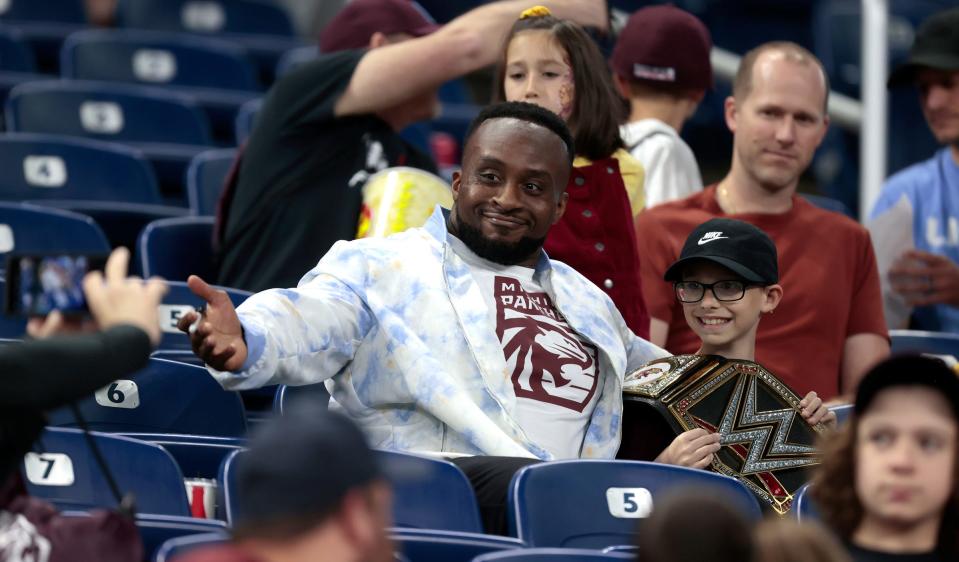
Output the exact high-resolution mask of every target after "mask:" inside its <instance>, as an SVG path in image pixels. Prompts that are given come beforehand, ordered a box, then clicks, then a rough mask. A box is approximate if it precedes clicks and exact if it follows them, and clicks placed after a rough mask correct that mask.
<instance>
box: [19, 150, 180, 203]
mask: <svg viewBox="0 0 959 562" xmlns="http://www.w3.org/2000/svg"><path fill="white" fill-rule="evenodd" d="M0 169H2V170H6V171H7V172H6V173H4V174H0V198H2V199H5V200H8V201H19V200H24V199H61V200H62V199H72V200H84V201H123V202H126V203H147V204H159V203H160V202H161V198H160V193H159V190H158V188H157V183H156V178H155V177H154V173H153V169H152V168H151V167H150V163H149V162H147V160H146V159H145V158H144V157H143V155H142V153H140V151H138V150H136V149H133V148H129V147H126V146H122V145H118V144H113V143H106V142H100V141H93V140H88V139H78V138H71V137H62V136H57V135H42V134H31V133H11V134H6V135H0Z"/></svg>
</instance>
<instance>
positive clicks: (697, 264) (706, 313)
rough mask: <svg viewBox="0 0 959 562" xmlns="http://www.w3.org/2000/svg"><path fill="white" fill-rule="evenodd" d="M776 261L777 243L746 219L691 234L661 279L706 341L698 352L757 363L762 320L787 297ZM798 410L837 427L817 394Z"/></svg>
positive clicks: (714, 222) (716, 222)
mask: <svg viewBox="0 0 959 562" xmlns="http://www.w3.org/2000/svg"><path fill="white" fill-rule="evenodd" d="M777 262H778V256H777V253H776V245H775V244H774V243H773V241H772V240H771V239H770V238H769V237H768V236H767V235H766V233H765V232H763V231H762V230H760V229H759V228H757V227H755V226H753V225H751V224H749V223H746V222H743V221H739V220H735V219H727V218H717V219H711V220H708V221H706V222H704V223H703V224H701V225H699V226H698V227H697V228H696V229H695V230H693V231H692V232H691V233H690V234H689V237H688V238H686V243H685V244H684V245H683V250H682V252H681V253H680V256H679V259H678V260H676V262H675V263H673V264H672V265H671V266H670V267H669V269H667V270H666V273H665V274H664V275H663V278H664V279H665V280H666V281H671V282H672V283H673V287H674V291H675V294H676V299H677V300H678V301H679V302H680V303H682V306H683V314H684V315H685V317H686V323H687V324H688V325H689V327H690V328H691V329H692V330H693V332H695V333H696V335H697V336H699V339H700V340H701V341H702V345H701V347H700V348H699V351H697V354H700V355H721V356H723V357H725V358H727V359H744V360H746V361H756V329H757V328H758V327H759V320H760V318H761V317H762V315H763V314H772V313H773V311H774V310H775V309H776V307H777V306H778V305H779V302H780V301H781V300H782V298H783V288H782V286H781V285H779V266H778V263H777ZM801 353H802V350H797V355H799V354H801ZM773 374H776V373H773ZM800 407H801V408H802V416H803V418H805V419H806V421H808V422H809V423H810V424H812V425H815V424H817V423H819V422H824V423H828V424H835V420H836V414H835V413H833V412H832V411H830V410H829V409H828V408H827V407H826V406H825V404H824V403H823V401H822V399H821V398H819V396H818V395H817V394H816V392H815V391H810V392H809V393H808V394H806V396H805V397H803V399H802V401H801V402H800Z"/></svg>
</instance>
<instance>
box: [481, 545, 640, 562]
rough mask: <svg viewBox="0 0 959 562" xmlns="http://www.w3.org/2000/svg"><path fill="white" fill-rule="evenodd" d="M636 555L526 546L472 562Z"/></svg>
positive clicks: (601, 560)
mask: <svg viewBox="0 0 959 562" xmlns="http://www.w3.org/2000/svg"><path fill="white" fill-rule="evenodd" d="M635 559H636V555H635V554H630V553H625V552H597V551H595V550H584V549H579V548H526V549H523V550H515V551H513V550H510V551H505V552H492V553H490V554H483V555H481V556H477V557H476V558H474V559H473V562H552V561H553V560H556V561H557V562H608V561H609V560H635Z"/></svg>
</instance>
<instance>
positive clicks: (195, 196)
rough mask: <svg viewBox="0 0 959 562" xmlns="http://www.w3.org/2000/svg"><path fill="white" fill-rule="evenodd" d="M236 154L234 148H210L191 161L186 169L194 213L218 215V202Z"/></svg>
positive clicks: (188, 190) (187, 189)
mask: <svg viewBox="0 0 959 562" xmlns="http://www.w3.org/2000/svg"><path fill="white" fill-rule="evenodd" d="M236 154H237V151H236V149H234V148H227V149H223V150H209V151H206V152H201V153H200V154H197V155H196V157H194V158H193V160H191V161H190V167H189V168H187V171H186V193H187V199H188V201H189V202H190V211H191V212H192V213H193V214H194V215H201V216H214V215H216V206H217V202H219V200H220V193H222V192H223V184H224V182H225V181H226V176H227V174H229V173H230V168H231V167H232V166H233V161H234V160H236Z"/></svg>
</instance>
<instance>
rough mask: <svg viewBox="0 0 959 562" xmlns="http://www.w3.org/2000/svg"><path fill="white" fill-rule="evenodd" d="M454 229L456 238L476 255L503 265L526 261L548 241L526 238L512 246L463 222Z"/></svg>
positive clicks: (458, 222)
mask: <svg viewBox="0 0 959 562" xmlns="http://www.w3.org/2000/svg"><path fill="white" fill-rule="evenodd" d="M454 229H455V232H454V234H455V235H456V237H457V238H459V239H460V240H462V241H463V243H464V244H466V247H467V248H469V249H470V250H472V251H473V253H474V254H476V255H477V256H479V257H481V258H483V259H485V260H489V261H491V262H493V263H498V264H501V265H516V264H518V263H520V262H522V261H525V260H526V259H528V258H529V257H530V256H532V255H533V254H535V253H536V252H538V251H539V250H540V249H541V248H542V247H543V242H545V241H546V237H545V236H544V237H543V238H531V237H529V236H524V237H522V238H520V240H519V241H518V242H514V243H512V244H510V243H507V242H497V241H495V240H490V239H489V238H487V237H486V236H483V233H482V232H480V229H478V228H476V227H474V226H473V225H470V224H466V223H465V222H463V221H461V220H458V221H456V223H455V224H454Z"/></svg>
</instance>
